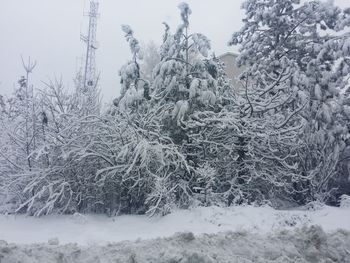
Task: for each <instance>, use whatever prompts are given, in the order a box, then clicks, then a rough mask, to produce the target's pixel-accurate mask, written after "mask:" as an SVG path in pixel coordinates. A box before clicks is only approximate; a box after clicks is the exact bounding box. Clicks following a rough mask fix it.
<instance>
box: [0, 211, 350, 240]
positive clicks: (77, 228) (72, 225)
mask: <svg viewBox="0 0 350 263" xmlns="http://www.w3.org/2000/svg"><path fill="white" fill-rule="evenodd" d="M311 225H319V226H321V227H322V229H323V230H324V231H325V232H331V231H335V230H337V229H344V230H348V231H350V208H338V207H329V206H325V207H323V208H317V209H316V210H313V209H312V210H305V209H299V210H275V209H273V208H271V207H268V206H265V207H253V206H239V207H230V208H220V207H199V208H194V209H191V210H178V211H175V212H173V213H172V214H169V215H167V216H164V217H152V218H149V217H147V216H139V215H133V216H127V215H125V216H118V217H114V218H110V217H107V216H103V215H81V214H75V215H60V216H45V217H40V218H34V217H26V216H24V215H7V216H5V215H2V216H0V240H5V241H6V242H11V243H17V244H31V243H40V242H47V241H48V240H49V239H52V238H57V239H58V240H59V242H60V244H67V243H77V244H79V245H92V244H98V245H103V244H106V243H108V242H118V241H125V240H130V241H132V240H137V239H143V240H144V239H151V238H157V237H169V236H171V235H173V234H175V233H177V232H187V231H190V232H192V233H194V234H195V235H198V234H202V233H207V234H210V233H218V232H224V231H248V232H249V233H253V234H254V233H260V234H267V233H271V232H276V231H279V230H291V229H294V228H300V227H303V226H311Z"/></svg>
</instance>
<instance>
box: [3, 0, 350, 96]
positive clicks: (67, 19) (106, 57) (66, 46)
mask: <svg viewBox="0 0 350 263" xmlns="http://www.w3.org/2000/svg"><path fill="white" fill-rule="evenodd" d="M180 2H182V1H179V0H100V14H101V16H100V19H99V21H98V28H97V40H98V41H99V43H100V47H99V49H98V50H97V53H96V59H97V67H98V70H99V71H100V72H101V90H102V94H103V96H104V99H105V100H107V101H108V100H110V99H112V98H115V97H116V96H118V94H119V78H118V70H119V68H120V66H121V65H122V64H124V63H125V62H126V61H127V60H128V58H129V57H130V53H129V48H128V45H127V43H126V42H125V40H124V36H123V33H122V31H121V29H120V26H121V25H122V24H129V25H130V26H131V27H132V28H133V29H134V31H135V36H136V37H137V38H138V39H139V40H140V41H142V42H144V43H147V42H149V41H151V40H153V41H154V42H156V43H157V42H158V43H159V42H160V40H161V35H162V33H163V25H162V22H163V21H165V22H168V23H169V24H170V25H171V26H172V28H173V30H175V28H176V27H177V25H178V23H179V21H180V18H179V12H178V9H177V6H178V4H179V3H180ZM186 2H188V3H189V4H190V6H191V9H192V16H191V18H190V19H191V29H192V31H194V32H201V33H204V34H205V35H206V36H207V37H209V38H210V39H211V41H212V47H213V51H215V53H216V54H221V53H224V52H227V51H235V49H234V48H232V47H228V46H227V42H228V40H229V39H230V36H231V34H232V33H233V32H234V31H236V30H238V29H239V28H240V27H241V25H242V24H241V19H242V17H243V12H242V10H241V9H240V5H241V3H242V0H188V1H186ZM335 2H336V3H337V4H338V5H340V6H342V7H345V6H350V3H349V2H350V1H349V0H336V1H335ZM88 3H89V1H88V0H0V10H1V16H0V34H1V35H0V94H10V93H11V91H12V89H13V86H14V85H16V81H17V80H18V79H19V77H20V76H21V75H22V74H23V70H22V67H21V59H20V55H23V56H24V57H25V58H26V57H28V56H31V57H32V58H33V59H36V60H37V67H36V69H35V72H34V74H33V82H34V83H35V85H36V87H37V88H41V87H42V84H41V82H40V81H41V80H44V81H47V80H48V79H49V78H54V77H55V76H56V77H61V76H62V78H63V79H64V82H65V83H66V84H67V86H72V79H73V77H74V75H75V73H76V71H77V65H78V63H77V58H78V57H79V56H81V55H82V54H83V53H84V51H85V49H84V45H83V43H82V42H81V41H80V32H82V33H84V32H85V31H86V22H87V21H86V19H87V18H84V17H83V10H84V8H85V11H87V10H88V7H89V4H88Z"/></svg>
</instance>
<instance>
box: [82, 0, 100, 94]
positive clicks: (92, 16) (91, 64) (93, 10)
mask: <svg viewBox="0 0 350 263" xmlns="http://www.w3.org/2000/svg"><path fill="white" fill-rule="evenodd" d="M98 5H99V4H98V2H97V1H96V0H90V11H89V12H88V13H86V14H84V15H85V16H88V17H89V27H88V32H87V35H81V36H80V39H81V40H82V41H84V42H85V43H86V56H85V65H84V69H83V70H84V72H83V76H82V77H83V79H82V81H83V83H82V84H83V85H82V86H83V87H84V90H87V89H89V87H94V86H95V85H96V82H97V77H96V61H95V51H96V49H97V48H98V42H97V41H96V30H97V19H98V17H99V13H98Z"/></svg>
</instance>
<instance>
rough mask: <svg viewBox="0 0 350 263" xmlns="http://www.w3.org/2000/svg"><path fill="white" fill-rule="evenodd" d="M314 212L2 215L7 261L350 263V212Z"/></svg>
mask: <svg viewBox="0 0 350 263" xmlns="http://www.w3.org/2000/svg"><path fill="white" fill-rule="evenodd" d="M311 208H312V209H309V210H308V209H295V210H275V209H273V208H271V207H268V206H265V207H253V206H239V207H230V208H220V207H200V208H194V209H191V210H178V211H175V212H173V213H172V214H170V215H167V216H165V217H153V218H148V217H147V216H118V217H115V218H109V217H106V216H102V215H100V216H98V215H81V214H75V215H65V216H63V215H61V216H46V217H41V218H34V217H26V216H23V215H7V216H6V215H2V216H0V262H1V263H15V262H16V263H17V262H22V263H27V262H28V263H39V262H45V263H56V262H60V263H70V262H74V263H80V262H84V263H85V262H88V263H89V262H91V263H92V262H94V263H95V262H97V263H104V262H106V263H107V262H127V263H146V262H153V263H158V262H159V263H161V262H166V263H175V262H178V263H180V262H181V263H190V262H192V263H214V262H223V263H224V262H227V263H234V262H239V263H242V262H243V263H244V262H341V263H343V262H344V263H347V262H350V208H347V207H344V208H338V207H328V206H324V207H318V206H311ZM315 208H316V209H315Z"/></svg>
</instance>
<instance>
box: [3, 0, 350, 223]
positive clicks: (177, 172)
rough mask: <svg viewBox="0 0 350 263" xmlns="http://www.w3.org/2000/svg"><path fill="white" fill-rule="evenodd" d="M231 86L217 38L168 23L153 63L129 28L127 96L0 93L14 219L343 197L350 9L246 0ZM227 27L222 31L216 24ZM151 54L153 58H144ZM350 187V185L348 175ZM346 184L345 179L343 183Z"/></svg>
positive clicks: (26, 81)
mask: <svg viewBox="0 0 350 263" xmlns="http://www.w3.org/2000/svg"><path fill="white" fill-rule="evenodd" d="M242 8H243V10H244V12H245V17H244V19H243V22H244V25H243V27H242V28H241V30H240V31H238V32H235V33H234V34H233V35H232V37H231V39H230V42H229V45H238V46H239V49H240V54H239V57H238V64H239V66H242V67H243V68H244V71H243V73H242V74H241V75H240V76H239V81H238V83H239V87H232V84H231V83H230V80H229V79H228V77H227V76H226V74H225V65H224V64H223V63H222V62H221V61H220V59H218V58H217V57H216V56H215V55H214V54H213V53H211V45H210V40H209V39H208V38H207V37H206V36H205V35H203V34H201V33H194V32H191V30H190V15H191V12H192V11H191V9H190V7H189V6H188V4H186V3H181V4H180V5H179V10H180V16H181V23H180V25H179V26H178V27H177V28H176V30H175V31H174V32H172V30H171V28H170V27H169V25H167V24H166V23H164V26H165V30H164V33H163V36H162V44H161V46H160V48H159V49H153V52H156V57H157V59H156V61H154V57H153V62H154V65H152V66H151V70H150V65H147V63H148V62H147V61H150V60H152V58H150V57H149V56H148V58H147V56H146V57H145V59H143V55H144V54H143V49H142V48H141V46H140V42H139V41H138V39H137V38H136V37H135V34H134V31H133V30H132V28H131V27H130V26H127V25H124V26H122V30H123V32H124V34H125V39H126V42H127V44H128V45H129V46H130V51H131V56H130V60H129V61H128V62H127V63H126V64H125V65H124V66H123V67H122V68H121V69H120V72H119V75H120V83H121V92H120V96H119V97H118V98H116V99H115V100H114V101H113V103H112V104H111V105H109V106H108V108H107V109H106V110H102V109H101V101H100V97H99V90H98V86H95V87H90V88H89V89H85V88H84V87H83V86H84V85H81V82H80V81H79V79H77V82H76V85H75V89H74V90H72V91H69V90H67V89H65V88H64V85H63V83H62V81H61V80H55V81H52V82H49V83H44V85H43V86H44V87H43V88H42V89H36V90H35V89H34V87H33V85H31V84H30V76H31V72H32V71H33V70H34V68H35V63H33V62H32V61H28V62H24V61H23V65H24V69H25V73H26V75H25V76H24V77H22V78H21V79H20V80H19V82H18V86H17V87H16V88H15V89H14V92H13V95H12V96H11V97H9V98H6V99H5V98H4V97H0V111H1V115H0V121H1V126H0V131H1V141H0V203H1V207H2V208H1V211H2V212H10V213H15V212H18V213H28V214H30V215H35V216H40V215H44V214H50V213H74V212H93V213H107V214H108V215H116V214H122V213H128V214H144V213H147V214H149V215H154V214H163V215H164V214H167V213H169V212H171V210H172V209H174V208H188V207H191V206H195V205H204V206H208V205H225V206H230V205H237V204H252V203H255V204H265V203H269V204H271V205H272V206H276V207H278V206H281V205H282V204H289V205H292V204H294V205H302V204H305V203H308V202H311V201H321V202H334V201H335V200H336V199H337V197H338V196H339V195H340V194H341V193H344V191H348V193H349V189H347V190H346V189H345V190H344V189H343V188H341V185H342V184H343V183H344V182H345V181H346V178H345V177H346V176H347V170H346V169H347V163H348V157H349V156H348V154H349V129H348V127H349V116H350V98H349V91H350V90H349V76H350V33H349V31H348V30H347V29H348V28H349V26H350V9H344V10H342V9H341V8H339V7H337V6H335V5H334V4H333V3H330V2H321V1H317V0H314V1H308V2H305V3H300V1H299V0H286V1H278V0H273V1H271V0H259V1H258V0H246V1H245V2H244V3H243V5H242ZM218 30H220V29H218ZM146 55H147V54H146ZM344 178H345V179H344ZM344 180H345V181H344Z"/></svg>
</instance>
